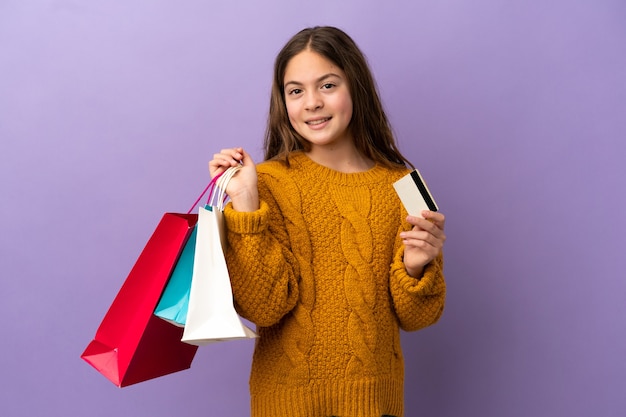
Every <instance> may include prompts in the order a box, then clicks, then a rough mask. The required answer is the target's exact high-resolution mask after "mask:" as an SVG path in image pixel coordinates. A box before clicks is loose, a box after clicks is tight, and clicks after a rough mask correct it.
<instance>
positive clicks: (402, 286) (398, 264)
mask: <svg viewBox="0 0 626 417" xmlns="http://www.w3.org/2000/svg"><path fill="white" fill-rule="evenodd" d="M403 255H404V246H403V245H402V243H397V244H396V248H395V256H394V260H393V263H392V265H391V276H390V283H389V288H390V291H391V298H392V300H393V304H394V309H395V312H396V315H397V317H398V320H399V322H400V327H401V328H402V329H403V330H406V331H414V330H419V329H421V328H424V327H427V326H430V325H431V324H434V323H436V322H437V321H438V320H439V318H440V317H441V314H442V313H443V308H444V302H445V298H446V283H445V281H444V276H443V254H442V253H440V254H439V255H438V256H437V257H436V258H435V259H434V260H432V261H431V262H430V263H429V264H428V265H426V266H425V267H424V272H423V275H422V277H421V278H419V279H418V278H413V277H412V276H410V275H409V274H408V273H407V272H406V268H405V267H404V261H403Z"/></svg>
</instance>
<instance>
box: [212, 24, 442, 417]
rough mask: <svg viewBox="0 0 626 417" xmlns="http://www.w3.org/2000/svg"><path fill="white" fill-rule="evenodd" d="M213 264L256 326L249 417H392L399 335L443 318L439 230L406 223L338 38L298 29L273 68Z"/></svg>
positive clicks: (396, 156)
mask: <svg viewBox="0 0 626 417" xmlns="http://www.w3.org/2000/svg"><path fill="white" fill-rule="evenodd" d="M238 164H240V165H241V166H242V169H241V170H240V171H239V172H238V173H237V175H236V176H235V177H234V178H233V179H232V180H231V182H230V183H229V185H228V189H227V193H228V195H229V196H230V198H231V203H230V204H229V205H228V206H227V207H226V209H225V211H224V215H225V218H226V224H227V228H228V239H229V249H228V250H227V253H226V259H227V262H228V268H229V271H230V274H231V280H232V287H233V295H234V299H235V304H236V306H237V309H238V311H239V313H240V314H241V315H242V316H243V317H245V318H247V319H248V320H250V321H252V322H253V323H255V324H256V325H257V330H258V333H259V336H260V338H259V339H258V341H257V344H256V347H255V352H254V357H253V363H252V373H251V377H250V391H251V410H252V416H253V417H270V416H271V417H327V416H344V417H380V416H383V415H392V416H401V415H402V414H403V381H404V363H403V358H402V352H401V347H400V334H399V329H400V328H402V329H404V330H407V331H412V330H418V329H421V328H423V327H425V326H429V325H431V324H433V323H435V322H436V321H437V320H438V319H439V317H440V316H441V313H442V311H443V305H444V298H445V283H444V277H443V260H442V254H441V250H442V246H443V243H444V241H445V235H444V231H443V228H444V220H445V219H444V216H443V215H442V214H441V213H435V212H429V211H425V212H423V213H422V214H423V216H424V219H422V218H417V217H411V216H407V213H406V211H405V210H404V208H403V207H402V205H401V203H400V200H399V199H398V197H397V195H396V193H395V191H394V189H393V186H392V184H393V182H395V181H396V180H398V179H399V178H401V177H402V176H404V175H406V174H407V173H408V172H409V169H408V168H407V167H406V166H407V165H409V166H410V165H411V164H410V163H409V162H408V161H407V159H406V158H405V157H404V156H402V155H401V153H400V152H399V151H398V149H397V147H396V145H395V141H394V138H393V136H392V134H391V129H390V126H389V123H388V121H387V117H386V115H385V113H384V111H383V109H382V105H381V102H380V99H379V96H378V93H377V91H376V87H375V84H374V80H373V78H372V75H371V73H370V70H369V68H368V65H367V62H366V60H365V57H364V56H363V54H362V53H361V51H360V50H359V48H358V47H357V46H356V44H355V43H354V42H353V40H352V39H351V38H350V37H349V36H348V35H347V34H345V33H344V32H342V31H341V30H339V29H337V28H333V27H315V28H308V29H304V30H303V31H301V32H299V33H298V34H296V35H295V36H294V37H293V38H292V39H291V40H290V41H289V42H288V43H287V44H286V45H285V46H284V48H283V49H282V50H281V51H280V53H279V54H278V56H277V58H276V62H275V68H274V80H273V85H272V95H271V101H270V111H269V121H268V127H267V132H266V136H265V162H263V163H262V164H259V165H255V163H254V161H253V160H252V158H251V157H250V155H249V154H248V153H247V152H246V151H245V150H244V149H242V148H231V149H224V150H222V151H221V152H220V153H218V154H216V155H215V156H214V158H213V160H212V161H211V162H210V163H209V170H210V173H211V176H212V177H214V176H215V175H218V174H219V173H221V172H223V171H224V170H226V169H227V168H229V167H231V166H235V165H238Z"/></svg>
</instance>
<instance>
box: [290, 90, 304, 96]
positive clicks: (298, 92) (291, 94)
mask: <svg viewBox="0 0 626 417" xmlns="http://www.w3.org/2000/svg"><path fill="white" fill-rule="evenodd" d="M301 92H302V90H301V89H299V88H292V89H291V90H289V91H288V92H287V94H289V95H290V96H295V95H298V94H300V93H301Z"/></svg>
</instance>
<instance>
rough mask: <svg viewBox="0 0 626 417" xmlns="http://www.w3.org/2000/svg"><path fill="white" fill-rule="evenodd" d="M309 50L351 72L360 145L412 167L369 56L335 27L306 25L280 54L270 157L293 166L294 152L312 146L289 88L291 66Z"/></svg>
mask: <svg viewBox="0 0 626 417" xmlns="http://www.w3.org/2000/svg"><path fill="white" fill-rule="evenodd" d="M307 49H308V50H310V51H313V52H316V53H318V54H320V55H321V56H323V57H324V58H326V59H328V60H330V61H331V62H332V63H333V64H335V65H337V66H338V67H339V68H341V70H342V71H343V72H344V73H345V74H346V78H347V82H348V89H349V91H350V95H351V97H352V106H353V108H352V119H351V120H350V124H349V129H351V133H352V135H353V137H354V141H355V145H356V147H357V149H358V150H359V151H360V152H362V153H363V155H365V156H366V157H368V158H370V159H371V160H373V161H375V162H378V163H381V164H383V165H387V166H398V165H401V166H406V165H409V166H411V167H412V166H413V165H412V164H411V163H410V162H409V161H408V160H407V159H406V158H405V157H404V156H402V154H401V153H400V151H399V150H398V148H397V146H396V143H395V140H394V137H393V133H392V131H391V126H390V124H389V120H388V119H387V115H386V114H385V112H384V110H383V106H382V103H381V101H380V97H379V95H378V91H377V88H376V83H375V82H374V78H373V77H372V73H371V71H370V69H369V66H368V64H367V60H366V58H365V56H364V55H363V53H362V52H361V50H360V49H359V47H358V46H357V45H356V43H355V42H354V41H353V40H352V38H350V36H348V35H347V34H346V33H345V32H343V31H342V30H340V29H337V28H335V27H330V26H317V27H312V28H307V29H303V30H302V31H300V32H298V33H297V34H296V35H294V36H293V37H292V38H291V39H290V40H289V42H287V44H286V45H285V46H284V47H283V49H282V50H281V51H280V52H279V53H278V55H277V57H276V61H275V63H274V80H273V82H272V93H271V99H270V110H269V118H268V122H267V130H266V132H265V142H264V148H265V160H269V159H272V158H279V159H284V160H285V162H287V164H288V163H289V160H288V157H289V153H290V152H292V151H296V150H305V151H306V150H308V149H309V146H310V145H309V143H308V141H307V140H305V139H304V138H303V137H302V136H300V135H299V134H298V133H297V132H296V131H295V130H294V129H293V127H292V126H291V123H290V122H289V116H288V115H287V108H286V105H285V92H284V78H285V71H286V68H287V64H288V63H289V61H290V60H291V58H293V57H294V56H295V55H297V54H299V53H300V52H302V51H304V50H307Z"/></svg>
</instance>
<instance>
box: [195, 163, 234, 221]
mask: <svg viewBox="0 0 626 417" xmlns="http://www.w3.org/2000/svg"><path fill="white" fill-rule="evenodd" d="M224 172H226V171H224ZM224 172H220V173H219V174H217V175H216V176H214V177H213V178H212V179H211V182H209V185H207V186H206V188H205V189H204V191H202V193H201V194H200V196H199V197H198V199H197V200H196V201H195V202H194V203H193V205H192V206H191V208H190V209H189V211H188V212H187V214H191V212H192V211H194V209H195V208H196V206H197V205H198V203H199V202H200V200H202V197H204V195H205V194H206V193H207V191H209V189H210V190H211V191H210V192H209V200H210V199H211V196H212V195H213V192H214V190H215V183H217V180H218V179H219V178H220V177H221V176H222V175H224Z"/></svg>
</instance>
